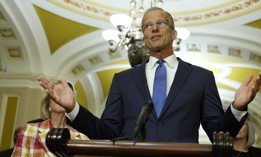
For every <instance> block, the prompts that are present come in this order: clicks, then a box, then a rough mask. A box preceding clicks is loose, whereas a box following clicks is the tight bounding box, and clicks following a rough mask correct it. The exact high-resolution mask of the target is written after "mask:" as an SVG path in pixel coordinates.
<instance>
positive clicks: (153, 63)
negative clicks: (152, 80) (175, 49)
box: [147, 53, 178, 69]
mask: <svg viewBox="0 0 261 157" xmlns="http://www.w3.org/2000/svg"><path fill="white" fill-rule="evenodd" d="M158 60H159V59H158V58H156V57H153V56H150V58H149V62H148V63H147V66H148V67H149V68H150V69H152V68H153V67H154V66H156V62H157V61H158ZM164 60H165V62H166V63H167V65H168V66H169V67H170V68H174V67H175V66H176V65H177V63H178V60H177V58H176V55H175V54H174V53H173V54H172V55H170V56H168V57H167V58H165V59H164Z"/></svg>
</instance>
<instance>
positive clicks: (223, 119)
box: [202, 73, 246, 141]
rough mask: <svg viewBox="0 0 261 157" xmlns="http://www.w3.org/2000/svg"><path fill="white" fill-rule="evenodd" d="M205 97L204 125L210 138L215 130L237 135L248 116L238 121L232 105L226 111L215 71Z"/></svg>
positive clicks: (203, 109) (209, 80)
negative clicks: (216, 81) (218, 88)
mask: <svg viewBox="0 0 261 157" xmlns="http://www.w3.org/2000/svg"><path fill="white" fill-rule="evenodd" d="M204 97H205V98H204V103H203V107H202V112H203V114H202V127H203V128H204V130H205V131H206V133H207V134H208V136H209V139H210V140H211V141H212V136H213V132H214V131H217V132H219V131H223V132H229V133H230V135H231V136H232V137H235V136H236V135H237V134H238V132H239V130H240V128H241V127H242V126H243V124H244V121H245V118H246V117H244V118H242V120H241V121H240V122H238V121H237V119H236V118H235V116H234V115H233V113H232V111H231V108H230V107H229V108H228V109H227V110H226V112H225V113H224V111H223V107H222V103H221V100H220V97H219V93H218V90H217V86H216V83H215V78H214V75H213V73H211V75H209V79H208V82H207V86H206V89H205V96H204Z"/></svg>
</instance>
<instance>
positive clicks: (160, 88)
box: [152, 60, 167, 117]
mask: <svg viewBox="0 0 261 157" xmlns="http://www.w3.org/2000/svg"><path fill="white" fill-rule="evenodd" d="M164 62H165V61H164V60H158V61H157V63H158V64H159V65H158V67H157V69H156V72H155V78H154V85H153V94H152V100H153V103H154V108H155V110H156V113H157V116H158V117H159V116H160V113H161V110H162V108H163V106H164V104H165V100H166V88H167V78H166V68H165V66H164V64H163V63H164Z"/></svg>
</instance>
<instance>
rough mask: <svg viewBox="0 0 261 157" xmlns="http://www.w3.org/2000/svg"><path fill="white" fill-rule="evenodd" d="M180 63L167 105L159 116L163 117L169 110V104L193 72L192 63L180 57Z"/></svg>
mask: <svg viewBox="0 0 261 157" xmlns="http://www.w3.org/2000/svg"><path fill="white" fill-rule="evenodd" d="M178 60H179V64H178V69H177V72H176V74H175V78H174V81H173V83H172V85H171V87H170V90H169V94H168V96H167V99H166V102H165V105H164V107H163V109H162V112H161V115H160V117H159V118H161V117H162V116H163V115H164V113H165V112H166V111H167V109H168V108H169V106H170V105H171V102H172V101H173V100H174V98H175V97H176V96H177V94H178V93H179V91H180V90H181V88H182V87H183V85H184V84H185V82H186V80H187V78H188V77H189V74H190V73H191V70H192V67H191V64H188V63H186V62H184V61H182V60H181V59H180V58H178Z"/></svg>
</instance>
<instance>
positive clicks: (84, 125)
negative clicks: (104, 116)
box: [67, 105, 115, 139]
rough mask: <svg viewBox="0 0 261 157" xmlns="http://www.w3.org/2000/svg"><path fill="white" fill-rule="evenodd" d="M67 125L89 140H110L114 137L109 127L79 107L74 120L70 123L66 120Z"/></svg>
mask: <svg viewBox="0 0 261 157" xmlns="http://www.w3.org/2000/svg"><path fill="white" fill-rule="evenodd" d="M67 120H68V119H67ZM68 123H69V125H70V126H72V127H73V128H75V129H76V130H78V131H79V132H81V133H83V134H85V135H86V136H88V137H89V138H90V139H112V138H113V137H114V136H115V133H114V132H113V130H112V129H111V128H110V126H108V125H107V124H106V123H104V122H103V121H102V120H101V119H99V118H98V117H96V116H94V115H93V114H92V113H91V112H90V111H88V110H87V109H85V108H84V107H82V106H81V105H80V110H79V113H78V114H77V116H76V118H75V119H74V120H73V121H72V122H71V121H69V120H68Z"/></svg>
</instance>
